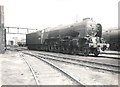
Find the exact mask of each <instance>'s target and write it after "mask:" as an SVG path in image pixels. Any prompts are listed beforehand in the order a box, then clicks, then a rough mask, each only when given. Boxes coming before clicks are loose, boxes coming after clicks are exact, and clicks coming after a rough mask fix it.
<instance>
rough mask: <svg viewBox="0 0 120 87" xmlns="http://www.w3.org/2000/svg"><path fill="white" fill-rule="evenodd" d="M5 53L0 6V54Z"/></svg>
mask: <svg viewBox="0 0 120 87" xmlns="http://www.w3.org/2000/svg"><path fill="white" fill-rule="evenodd" d="M4 52H5V30H4V7H3V6H0V54H3V53H4Z"/></svg>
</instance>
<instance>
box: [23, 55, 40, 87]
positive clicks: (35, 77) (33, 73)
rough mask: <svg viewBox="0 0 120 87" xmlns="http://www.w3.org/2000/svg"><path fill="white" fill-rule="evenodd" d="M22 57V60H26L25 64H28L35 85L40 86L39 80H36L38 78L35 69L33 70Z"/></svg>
mask: <svg viewBox="0 0 120 87" xmlns="http://www.w3.org/2000/svg"><path fill="white" fill-rule="evenodd" d="M23 59H24V61H25V62H26V64H27V65H28V67H29V69H30V71H31V73H32V75H33V78H34V80H35V82H36V85H37V87H40V86H39V85H40V82H39V80H38V78H37V75H36V74H35V71H34V70H33V68H32V67H31V65H30V64H29V62H28V61H27V60H26V59H25V58H24V57H23Z"/></svg>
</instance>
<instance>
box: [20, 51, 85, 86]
mask: <svg viewBox="0 0 120 87" xmlns="http://www.w3.org/2000/svg"><path fill="white" fill-rule="evenodd" d="M22 53H24V54H27V55H30V56H33V57H35V58H37V59H39V60H41V61H43V62H44V63H46V64H47V65H49V66H51V67H52V70H51V69H50V67H49V69H48V71H49V72H50V73H51V72H53V71H54V70H53V69H55V70H57V74H58V73H62V77H63V78H67V79H66V80H68V82H70V81H72V82H71V83H67V84H68V85H76V86H77V85H78V86H80V87H85V86H84V85H83V84H81V82H80V81H79V80H77V79H76V78H75V77H74V76H72V75H70V74H69V73H68V72H66V71H64V70H63V69H62V68H60V67H58V66H56V65H55V64H53V63H51V62H49V61H47V60H45V59H43V58H41V57H40V56H37V55H33V54H30V53H26V52H22ZM24 60H25V62H26V63H27V65H28V66H29V68H30V70H31V72H32V74H33V76H34V79H35V81H36V85H37V86H38V87H39V86H40V85H41V84H42V83H40V82H41V81H40V80H41V79H42V78H39V76H38V75H36V72H38V71H36V70H37V69H38V68H36V70H35V71H34V70H33V68H32V67H31V66H30V64H29V62H28V61H29V59H25V58H24ZM32 61H33V60H32ZM39 62H40V61H39ZM39 64H41V63H39ZM46 64H42V65H45V67H42V68H46ZM47 67H48V66H47ZM50 70H51V71H50ZM48 71H47V72H48ZM58 71H59V72H58ZM42 72H43V70H42ZM45 72H46V71H45ZM55 74H56V72H55V73H54V75H55ZM52 75H53V74H52ZM39 79H40V80H39ZM46 79H48V78H46ZM56 80H57V79H56ZM56 80H55V81H56ZM55 81H53V82H55ZM59 85H60V84H59ZM61 85H63V84H61ZM65 85H66V84H65Z"/></svg>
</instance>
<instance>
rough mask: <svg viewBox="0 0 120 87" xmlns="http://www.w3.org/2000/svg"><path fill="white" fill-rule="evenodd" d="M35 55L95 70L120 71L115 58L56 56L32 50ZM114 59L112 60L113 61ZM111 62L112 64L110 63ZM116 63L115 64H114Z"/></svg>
mask: <svg viewBox="0 0 120 87" xmlns="http://www.w3.org/2000/svg"><path fill="white" fill-rule="evenodd" d="M33 53H35V54H36V55H37V56H39V57H42V58H44V59H48V60H54V61H59V62H65V63H70V64H75V65H80V66H86V67H90V68H94V69H97V70H104V71H109V72H113V73H120V70H119V68H120V65H119V64H118V63H119V61H118V60H116V59H104V58H103V59H102V58H94V57H90V58H89V57H88V58H86V57H84V58H83V57H82V58H77V57H76V58H75V57H74V56H72V57H70V56H69V57H68V56H67V57H66V56H65V57H64V56H57V55H54V54H46V53H44V54H43V53H40V52H37V51H35V52H33ZM113 60H114V61H113ZM111 63H112V64H111ZM116 63H117V64H116Z"/></svg>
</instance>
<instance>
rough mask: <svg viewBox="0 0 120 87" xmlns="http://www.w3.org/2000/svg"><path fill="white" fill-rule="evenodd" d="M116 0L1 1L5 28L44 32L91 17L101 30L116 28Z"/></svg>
mask: <svg viewBox="0 0 120 87" xmlns="http://www.w3.org/2000/svg"><path fill="white" fill-rule="evenodd" d="M118 1H119V0H0V4H1V5H4V14H5V26H14V27H16V26H19V27H29V28H39V29H43V28H46V27H54V26H57V25H61V24H62V25H66V24H71V23H74V22H75V21H76V16H77V20H78V21H82V19H83V18H85V17H92V18H93V19H94V20H95V21H96V22H97V23H101V24H102V26H103V28H104V29H108V28H110V27H117V26H118Z"/></svg>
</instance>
